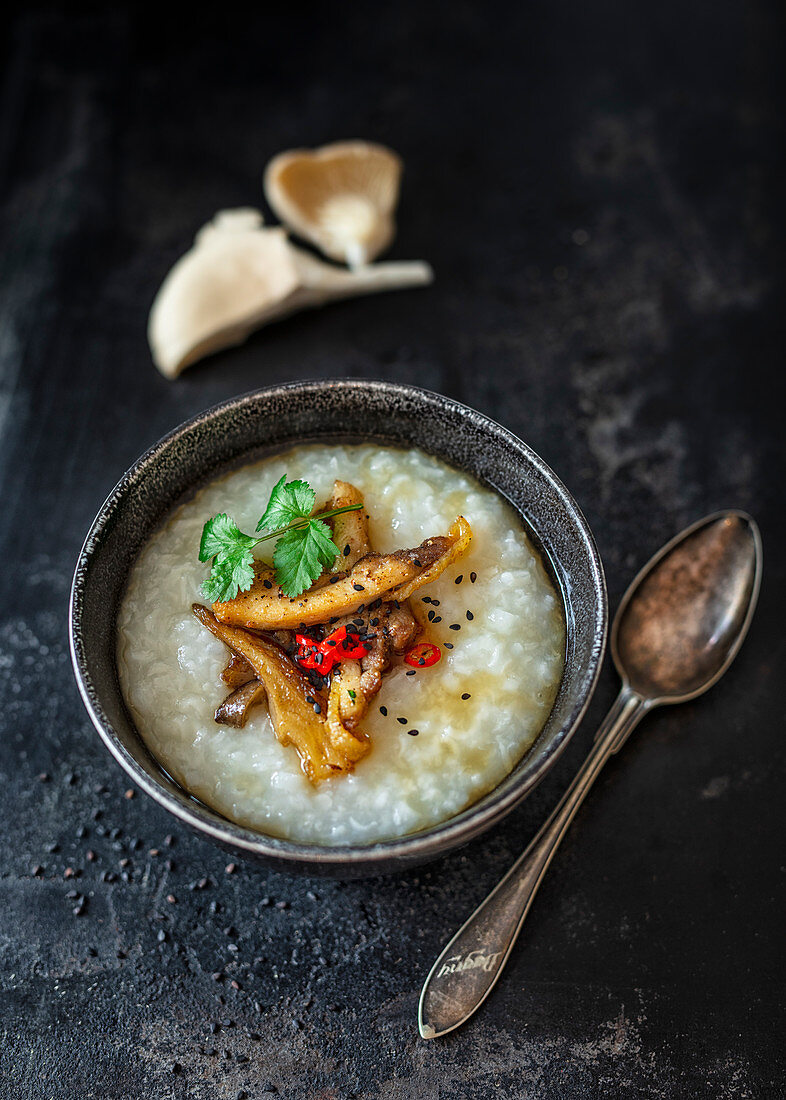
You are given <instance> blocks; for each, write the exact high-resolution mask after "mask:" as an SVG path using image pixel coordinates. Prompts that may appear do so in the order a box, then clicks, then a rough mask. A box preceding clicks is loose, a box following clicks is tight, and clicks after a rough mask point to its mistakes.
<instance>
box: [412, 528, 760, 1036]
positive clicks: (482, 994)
mask: <svg viewBox="0 0 786 1100" xmlns="http://www.w3.org/2000/svg"><path fill="white" fill-rule="evenodd" d="M760 579H761V536H760V534H759V529H758V527H757V526H756V523H755V521H754V520H753V519H752V518H751V517H750V516H748V515H746V514H745V513H744V512H736V511H732V512H716V513H714V514H713V515H711V516H707V517H706V518H705V519H702V520H699V522H698V523H694V524H693V525H692V526H691V527H688V528H687V529H686V530H685V531H683V532H682V534H680V535H677V537H676V538H675V539H672V541H671V542H669V543H668V544H667V545H666V546H664V547H663V549H662V550H661V551H660V552H659V553H658V554H656V555H655V557H654V558H652V560H651V561H650V562H649V563H648V564H647V565H645V567H644V568H643V569H642V571H641V572H640V573H639V575H638V576H637V577H636V578H635V580H634V581H633V583H632V584H631V585H630V587H629V588H628V590H627V592H626V593H625V595H624V596H623V598H622V603H621V604H620V607H619V610H618V611H617V614H616V617H615V619H614V625H613V627H612V631H611V653H612V657H613V658H614V664H615V665H616V666H617V671H618V672H619V674H620V676H621V678H622V690H621V691H620V694H619V696H618V698H617V701H616V702H615V703H614V705H613V706H612V708H611V710H610V711H609V713H608V715H607V716H606V719H605V721H604V722H603V723H602V725H601V727H600V729H599V730H598V732H597V735H596V737H595V743H594V745H593V748H592V750H591V751H590V754H589V756H588V757H587V759H586V760H585V761H584V764H583V765H582V767H581V770H580V771H579V773H578V775H577V776H576V778H575V779H574V780H573V783H572V784H571V786H570V787H569V789H568V790H567V791H566V793H565V795H564V796H563V798H562V801H561V802H560V803H559V805H558V806H557V808H556V809H555V810H554V812H553V813H552V815H551V817H550V818H549V819H548V820H547V821H546V823H545V824H544V825H543V827H542V828H541V829H540V832H538V834H537V835H536V836H535V838H534V840H533V841H532V843H531V844H530V845H529V847H528V848H527V849H526V851H525V852H524V853H523V855H521V856H520V857H519V859H518V860H517V861H516V862H515V863H514V864H513V866H512V867H511V869H510V870H509V871H508V873H507V875H505V877H504V878H503V879H502V881H501V882H500V884H499V885H498V886H497V887H496V889H494V890H493V891H492V893H491V894H489V896H488V897H487V898H486V900H485V901H484V902H482V904H481V905H479V906H478V908H477V909H476V910H475V912H474V913H473V914H472V916H471V917H470V918H469V920H468V921H467V922H466V924H464V925H463V927H462V928H460V929H459V931H458V932H457V933H456V935H455V936H454V937H453V939H452V940H451V941H450V943H449V944H448V945H447V947H446V948H445V950H444V951H443V952H442V954H441V955H440V957H439V958H438V959H437V961H436V962H435V963H434V965H433V967H432V968H431V971H430V973H429V976H428V977H427V978H426V982H425V985H424V986H423V992H422V993H421V995H420V1007H419V1011H418V1024H419V1027H420V1034H421V1035H422V1036H423V1038H424V1039H435V1038H437V1037H438V1036H439V1035H445V1034H446V1033H447V1032H448V1031H452V1030H453V1029H454V1028H457V1027H459V1026H460V1025H461V1024H463V1023H464V1021H465V1020H467V1019H469V1017H470V1016H471V1015H472V1014H473V1012H475V1010H476V1009H477V1008H479V1006H480V1005H481V1004H482V1003H483V1001H484V1000H485V999H486V997H487V996H488V995H489V993H490V992H491V990H492V988H493V987H494V985H495V983H496V981H497V978H499V976H500V973H501V972H502V968H503V967H504V965H505V963H506V962H507V960H508V956H509V955H510V952H511V948H512V947H513V944H514V943H515V942H516V937H517V936H518V934H519V932H520V930H521V926H522V924H523V923H524V918H525V917H526V915H527V913H528V912H529V907H530V905H531V904H532V899H533V898H534V897H535V894H536V892H537V889H538V887H539V886H540V883H541V881H542V879H543V876H544V874H545V873H546V868H547V867H548V866H549V864H550V863H551V860H552V858H553V856H554V853H555V852H556V850H557V848H558V847H559V843H560V841H561V840H562V838H563V836H564V835H565V833H566V832H567V829H568V826H569V825H570V823H571V821H572V820H573V818H574V816H575V814H576V811H577V810H578V808H579V806H580V805H581V803H582V802H583V801H584V797H585V795H586V794H587V792H588V791H589V789H590V787H591V786H592V784H593V782H594V781H595V778H596V776H597V775H598V773H599V772H600V770H601V768H602V767H603V765H604V764H605V762H606V760H607V759H608V758H609V756H611V754H612V753H615V752H617V751H618V750H619V749H620V748H622V746H623V744H624V743H625V741H626V740H627V738H628V736H629V734H630V733H631V731H632V730H633V729H634V727H635V726H636V725H637V724H638V723H639V722H640V721H641V719H642V718H643V717H644V715H645V714H646V713H647V712H648V711H649V710H651V709H652V708H653V707H657V706H661V705H662V704H664V703H684V702H686V701H687V700H688V699H694V698H695V697H696V696H697V695H701V694H702V692H704V691H706V690H707V688H709V687H711V686H712V685H713V684H714V683H715V682H716V680H718V679H719V678H720V677H721V676H722V675H723V673H724V672H725V671H726V669H727V668H728V667H729V665H730V664H731V662H732V661H733V659H734V657H735V656H736V654H737V651H738V650H739V648H740V645H741V644H742V640H743V638H744V637H745V635H746V633H747V630H748V627H749V625H750V621H751V618H752V616H753V610H754V608H755V606H756V599H757V596H758V594H759V583H760Z"/></svg>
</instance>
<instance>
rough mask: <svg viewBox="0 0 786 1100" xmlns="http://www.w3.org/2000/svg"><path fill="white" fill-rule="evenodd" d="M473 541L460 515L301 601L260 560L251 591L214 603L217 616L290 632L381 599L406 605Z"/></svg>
mask: <svg viewBox="0 0 786 1100" xmlns="http://www.w3.org/2000/svg"><path fill="white" fill-rule="evenodd" d="M471 540H472V530H471V528H470V526H469V524H468V523H467V521H466V520H465V519H464V518H463V517H462V516H459V517H458V519H457V520H456V522H455V523H454V524H453V525H452V526H451V528H450V531H449V532H448V534H447V535H437V536H435V537H434V538H430V539H426V540H425V542H422V543H421V544H420V546H416V547H414V549H411V550H397V551H395V553H393V554H367V555H366V556H365V557H364V558H361V559H360V561H358V562H357V563H356V564H355V565H354V566H353V567H352V569H351V570H350V571H349V573H348V574H347V575H346V576H341V577H340V578H339V580H338V581H336V583H334V584H328V585H325V586H324V587H322V588H320V589H318V590H317V591H314V592H312V591H311V590H308V591H306V592H304V593H303V595H302V596H298V597H295V598H290V597H289V596H285V595H284V593H283V592H282V591H281V589H280V588H279V587H278V585H276V584H275V583H273V575H272V570H271V569H269V568H268V567H267V566H265V565H264V564H262V563H260V562H257V563H256V565H255V567H254V572H255V577H254V581H253V583H252V585H251V587H250V588H249V589H248V591H247V592H241V593H239V594H238V595H237V596H236V597H235V599H234V600H229V601H227V602H226V603H215V604H213V612H214V614H215V616H216V618H217V619H218V620H219V622H222V623H225V624H227V625H230V626H241V627H248V628H250V629H252V630H282V629H283V630H286V629H293V628H295V627H298V626H312V625H314V624H317V623H325V622H328V621H330V620H331V619H333V620H335V619H337V618H340V617H341V616H343V615H349V614H352V612H354V611H357V610H358V608H360V607H363V606H364V605H368V604H369V603H371V602H373V601H374V600H377V599H382V600H398V601H399V602H402V601H403V600H405V599H407V598H408V597H409V596H410V595H411V594H412V593H413V592H415V591H417V589H418V588H421V587H422V586H423V585H424V584H429V583H430V582H431V581H433V580H434V579H435V578H436V577H438V576H439V575H440V573H441V572H442V571H443V570H444V569H446V568H447V567H448V566H449V565H450V564H451V563H452V562H454V561H456V560H457V558H459V557H461V555H462V554H464V553H465V552H466V550H467V548H468V546H469V544H470V542H471Z"/></svg>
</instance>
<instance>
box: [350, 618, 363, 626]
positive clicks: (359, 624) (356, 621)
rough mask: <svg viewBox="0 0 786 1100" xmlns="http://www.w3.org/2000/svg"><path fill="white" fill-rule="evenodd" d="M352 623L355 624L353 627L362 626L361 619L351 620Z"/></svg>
mask: <svg viewBox="0 0 786 1100" xmlns="http://www.w3.org/2000/svg"><path fill="white" fill-rule="evenodd" d="M352 622H353V623H354V624H355V626H363V620H362V619H353V620H352Z"/></svg>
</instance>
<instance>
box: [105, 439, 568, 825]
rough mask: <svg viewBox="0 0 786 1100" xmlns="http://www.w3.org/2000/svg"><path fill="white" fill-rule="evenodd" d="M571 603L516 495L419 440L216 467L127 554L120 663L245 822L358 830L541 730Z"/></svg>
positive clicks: (179, 770) (472, 784) (512, 760)
mask: <svg viewBox="0 0 786 1100" xmlns="http://www.w3.org/2000/svg"><path fill="white" fill-rule="evenodd" d="M564 649H565V625H564V617H563V610H562V602H561V600H560V598H559V596H558V595H557V593H556V592H555V590H554V588H553V586H552V584H551V581H550V580H549V578H548V576H547V574H546V572H545V570H544V568H543V566H542V564H541V562H540V560H539V558H538V555H537V554H536V553H535V551H534V550H533V548H532V546H531V545H530V543H529V541H528V539H527V536H526V533H525V531H524V529H523V527H522V524H521V521H520V519H519V517H518V516H517V514H516V512H515V511H514V510H513V508H512V507H511V506H510V505H509V504H508V503H506V501H505V500H503V499H502V497H500V496H499V495H498V494H497V493H495V492H493V491H492V490H490V489H488V488H485V487H483V486H481V485H480V484H479V483H478V482H476V481H474V480H473V479H472V478H471V477H469V476H467V475H466V474H463V473H460V472H458V471H456V470H455V469H452V468H451V467H449V466H447V465H446V464H444V463H443V462H441V461H439V460H438V459H436V458H433V457H431V456H429V455H426V454H425V453H423V452H421V451H418V450H399V449H395V448H391V447H383V446H378V445H360V446H333V445H331V446H328V445H307V446H302V447H298V448H297V449H294V450H291V451H289V452H288V453H285V454H279V455H276V456H274V457H270V458H267V459H264V460H263V461H261V462H257V463H254V464H252V465H248V466H245V467H243V468H242V469H239V470H237V471H235V472H233V473H230V474H228V475H226V476H224V477H221V478H219V479H217V480H216V481H214V482H213V483H211V484H210V485H208V486H207V487H206V488H204V489H202V490H201V491H200V492H199V493H198V494H197V495H196V496H195V497H194V498H193V499H191V500H189V501H188V502H187V503H185V504H183V505H182V506H181V507H180V508H179V509H178V510H177V511H176V512H175V513H174V514H173V515H172V517H171V518H170V519H169V520H168V522H167V523H166V524H165V525H164V526H163V527H162V528H161V529H160V530H159V531H158V532H157V533H156V534H154V536H153V537H152V538H151V539H150V541H149V542H148V543H147V545H146V546H145V547H144V549H143V551H142V553H141V554H140V555H139V557H138V559H137V560H136V562H135V564H134V567H133V569H132V572H131V575H130V578H129V583H128V588H127V591H126V594H125V596H124V599H123V603H122V606H121V609H120V615H119V622H118V667H119V674H120V681H121V685H122V688H123V693H124V696H125V699H126V702H127V704H128V707H129V710H130V712H131V714H132V716H133V719H134V721H135V723H136V726H137V728H138V730H139V732H140V734H141V736H142V737H143V738H144V740H145V742H146V743H147V745H148V747H149V748H150V750H151V752H152V753H153V754H154V756H155V757H156V758H157V759H158V760H159V761H160V763H161V764H162V766H163V767H164V768H165V769H166V770H167V771H168V772H169V773H170V774H171V775H172V776H173V777H174V778H175V779H176V780H177V781H178V782H179V783H181V784H182V785H183V787H185V788H186V789H187V790H188V791H189V792H190V793H191V794H193V795H194V796H195V797H197V798H198V799H200V800H201V801H202V802H204V803H206V804H208V805H209V806H211V807H213V808H214V809H215V810H217V811H219V812H220V813H221V814H223V815H224V816H226V817H227V818H230V819H231V820H232V821H235V822H237V823H238V824H241V825H245V826H249V827H251V828H253V829H256V830H258V831H259V832H262V833H268V834H271V835H275V836H279V837H285V838H288V839H290V840H293V841H298V842H302V843H309V844H321V845H349V844H353V845H357V844H366V843H371V842H374V841H379V840H384V839H390V838H394V837H399V836H403V835H406V834H408V833H411V832H414V831H416V830H420V829H424V828H426V827H428V826H431V825H435V824H437V823H438V822H441V821H444V820H446V819H447V818H450V817H452V816H453V815H455V814H457V813H459V812H460V811H461V810H463V809H464V808H466V807H467V806H469V805H470V804H471V803H473V802H474V801H476V800H477V799H478V798H480V797H481V796H482V795H483V794H485V793H486V792H487V791H489V790H491V789H492V788H493V787H495V786H496V785H497V784H498V783H499V782H500V781H501V780H502V779H503V778H504V776H505V775H506V774H507V773H508V772H510V770H511V769H512V768H513V767H514V766H515V765H516V763H517V762H518V761H519V760H520V758H521V757H522V755H523V754H524V753H525V752H526V751H527V750H528V748H529V747H530V746H531V744H532V742H533V741H534V739H535V738H536V737H537V734H538V733H539V731H540V729H541V728H542V726H543V724H544V722H545V720H546V718H547V717H548V714H549V711H550V709H551V707H552V704H553V701H554V697H555V694H556V691H557V688H558V686H559V682H560V678H561V675H562V670H563V663H564Z"/></svg>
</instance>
